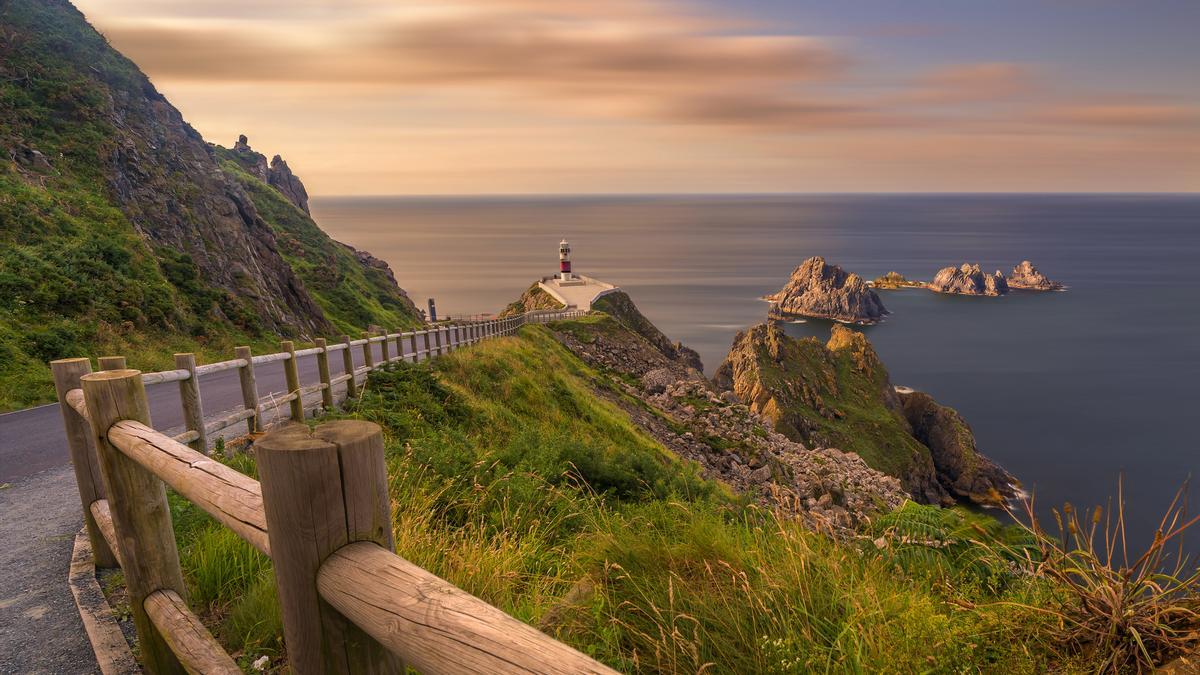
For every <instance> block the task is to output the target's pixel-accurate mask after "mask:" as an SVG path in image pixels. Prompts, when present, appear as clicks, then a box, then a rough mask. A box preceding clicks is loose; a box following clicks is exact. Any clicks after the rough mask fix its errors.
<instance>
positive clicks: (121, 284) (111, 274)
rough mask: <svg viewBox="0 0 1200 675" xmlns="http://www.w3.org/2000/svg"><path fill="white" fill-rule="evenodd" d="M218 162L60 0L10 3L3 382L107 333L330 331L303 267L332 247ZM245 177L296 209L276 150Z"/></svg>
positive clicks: (4, 33)
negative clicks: (304, 236) (299, 232)
mask: <svg viewBox="0 0 1200 675" xmlns="http://www.w3.org/2000/svg"><path fill="white" fill-rule="evenodd" d="M224 168H225V167H224V166H223V165H222V160H221V158H220V157H218V156H217V153H216V151H215V150H214V148H212V147H210V146H209V145H208V144H207V143H205V141H204V139H202V138H201V137H200V135H199V134H198V133H197V132H196V131H195V130H194V129H193V128H192V127H191V126H189V125H188V124H187V122H186V121H185V120H184V119H183V117H182V115H181V114H180V113H179V111H178V110H176V109H175V108H174V107H173V106H172V105H171V104H170V102H168V101H167V100H166V99H165V98H164V97H163V96H162V94H160V93H159V92H158V91H157V90H156V89H155V88H154V86H153V84H151V83H150V81H149V80H148V79H147V78H146V76H145V75H143V74H142V73H141V72H140V71H139V70H138V68H137V66H136V65H134V64H133V63H132V62H130V61H129V60H128V59H126V58H124V57H123V56H121V55H120V54H119V53H117V52H116V51H115V50H114V49H112V47H111V46H109V44H108V43H107V42H106V41H105V40H104V38H103V37H102V36H100V35H99V34H98V33H96V31H95V30H93V29H92V28H91V26H89V25H88V24H87V22H86V21H85V19H84V17H83V16H82V15H81V14H80V13H79V12H78V11H76V10H75V9H74V8H73V7H72V6H71V5H70V4H69V3H68V2H66V0H9V1H7V2H3V3H0V205H2V206H0V221H2V223H0V225H2V226H0V240H2V241H3V244H4V245H3V247H2V248H0V325H3V326H4V328H3V330H0V352H3V353H4V354H5V355H6V358H4V359H2V360H0V363H2V365H0V384H2V383H4V382H8V383H11V382H13V381H14V380H12V379H11V378H12V377H17V376H21V374H22V373H25V372H28V371H29V370H30V369H33V370H37V372H38V373H40V374H39V375H37V376H36V377H35V379H36V380H38V381H41V382H44V377H45V373H44V363H45V361H47V360H49V359H53V358H59V357H62V356H76V355H79V354H81V353H88V352H90V351H92V350H93V349H94V348H95V347H96V346H97V345H99V344H101V343H103V344H105V345H106V348H107V349H121V348H122V345H123V344H125V341H127V340H132V339H135V338H136V340H137V341H138V342H139V344H141V345H143V346H149V345H150V344H154V343H155V341H156V340H157V341H161V342H165V341H169V340H173V341H174V342H173V344H174V345H176V346H175V347H174V349H175V350H179V349H181V348H183V347H184V346H185V344H186V340H189V339H195V340H200V339H203V340H204V341H206V342H211V341H212V340H213V339H214V338H216V337H218V336H222V335H228V336H232V335H235V334H237V335H242V336H251V337H252V336H258V335H262V336H267V335H271V336H278V335H294V336H305V335H317V334H325V333H329V332H331V331H332V330H333V328H334V326H333V325H331V320H330V317H329V315H328V307H327V306H323V305H322V303H321V301H320V300H319V299H318V298H316V297H314V293H313V289H312V288H311V287H310V283H309V278H312V276H313V275H311V274H308V272H307V271H305V270H298V269H297V266H298V265H301V266H302V265H311V266H312V267H313V268H316V267H319V266H321V265H326V264H327V261H326V260H324V259H317V258H314V259H303V256H304V254H296V253H294V250H293V247H292V245H291V243H290V242H289V241H287V240H285V239H283V238H281V235H280V232H281V227H280V224H279V223H278V222H276V220H275V216H276V215H278V214H275V213H270V212H268V210H269V207H268V208H264V202H263V200H261V199H259V198H258V197H259V195H255V194H253V191H252V190H250V189H249V188H248V187H247V183H245V182H243V181H241V180H239V179H238V178H237V177H234V176H232V175H231V173H230V172H229V171H226V170H223V169H224ZM244 175H246V176H248V177H249V178H250V180H252V181H254V182H255V183H258V182H259V181H261V183H260V184H261V185H263V186H264V187H265V188H266V189H267V190H269V191H270V192H271V193H273V195H275V196H279V197H281V199H282V200H283V201H289V202H290V203H297V200H299V202H300V204H301V209H302V207H303V200H302V197H303V196H304V193H303V189H302V185H300V184H299V181H298V180H293V179H294V178H295V177H294V176H293V175H292V174H291V173H290V171H289V170H287V168H286V166H285V165H284V164H283V163H282V161H281V162H279V163H278V165H277V166H275V167H271V166H266V167H263V172H260V173H257V175H250V174H244ZM264 176H265V179H264ZM273 177H274V178H273ZM272 180H273V181H274V183H276V184H277V185H279V187H278V188H274V187H270V184H271V182H272ZM301 209H297V210H296V211H297V213H300V214H301V215H302V216H303V217H305V218H307V214H305V213H304V212H303V210H301ZM314 227H315V226H314ZM322 236H323V233H322ZM326 239H327V237H326ZM355 264H356V265H357V263H355ZM29 280H35V281H36V283H35V284H33V285H32V286H31V284H30V283H29ZM395 290H396V293H397V294H398V295H399V296H402V293H399V289H395ZM385 295H386V293H385ZM366 304H367V305H369V306H370V307H368V308H367V311H365V312H362V313H361V314H362V315H363V318H366V317H365V315H366V314H370V313H371V311H373V310H374V309H375V308H378V307H379V306H380V305H379V303H378V302H369V303H366ZM394 306H395V312H393V313H392V315H391V316H392V317H393V318H394V319H396V320H399V319H400V318H402V317H403V316H407V315H408V313H409V311H410V310H409V309H408V308H407V307H405V306H404V302H403V300H397V301H396V302H395V303H394ZM413 316H415V313H414V314H413ZM409 320H412V319H409ZM373 322H375V323H385V321H373ZM365 323H366V322H364V323H363V325H365ZM156 335H157V336H159V337H154V336H156ZM179 337H182V338H184V340H185V342H180V341H179V340H178V338H179ZM231 339H232V338H231ZM236 339H238V340H242V339H245V337H238V338H236ZM197 346H198V345H197ZM166 353H167V354H168V356H169V350H167V351H166ZM4 369H9V370H4ZM38 369H42V370H38ZM0 388H4V387H0ZM20 388H21V389H23V388H24V387H20ZM33 389H35V390H37V387H33ZM2 398H3V397H2V396H0V399H2ZM0 405H3V402H2V401H0Z"/></svg>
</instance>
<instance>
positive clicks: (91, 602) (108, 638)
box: [67, 529, 142, 675]
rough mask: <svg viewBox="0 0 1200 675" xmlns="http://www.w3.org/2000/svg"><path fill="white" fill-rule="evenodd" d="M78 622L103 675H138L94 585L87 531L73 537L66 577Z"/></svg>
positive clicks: (93, 570)
mask: <svg viewBox="0 0 1200 675" xmlns="http://www.w3.org/2000/svg"><path fill="white" fill-rule="evenodd" d="M67 583H68V584H69V585H70V586H71V595H72V596H74V598H75V606H76V607H78V608H79V618H80V619H81V620H83V628H84V630H85V631H86V632H87V636H88V642H90V643H91V645H92V651H93V652H95V654H96V663H98V664H99V665H100V672H101V673H103V674H104V675H123V674H125V673H140V672H142V669H141V667H139V666H138V664H137V661H136V660H135V659H134V658H133V652H132V651H131V650H130V649H129V643H127V642H126V641H125V635H124V634H123V633H121V627H120V626H119V625H118V624H117V617H116V614H114V613H113V610H112V607H109V605H108V600H106V599H105V598H104V593H103V592H102V591H101V590H100V583H99V582H97V581H96V566H95V565H94V564H93V563H92V545H91V544H90V543H89V542H88V538H87V530H86V529H81V530H80V531H79V532H78V533H77V534H76V535H75V549H74V550H73V551H72V553H71V568H70V571H69V573H68V575H67Z"/></svg>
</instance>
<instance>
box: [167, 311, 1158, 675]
mask: <svg viewBox="0 0 1200 675" xmlns="http://www.w3.org/2000/svg"><path fill="white" fill-rule="evenodd" d="M598 377H599V375H598V374H596V373H595V372H593V371H591V370H590V369H588V367H587V366H586V365H584V364H583V363H582V362H581V361H579V360H578V359H576V358H575V357H573V356H572V355H571V354H570V353H569V352H567V351H565V350H564V349H563V348H562V347H561V346H560V345H559V344H558V343H557V342H556V341H555V340H554V339H553V338H552V336H551V335H550V334H549V333H548V332H547V331H546V330H545V329H544V328H542V327H532V326H531V327H527V328H525V329H524V330H523V331H522V333H521V335H520V336H519V337H516V338H508V339H502V340H496V341H492V342H489V343H485V344H483V345H480V346H479V347H478V348H476V349H472V350H464V351H462V352H455V353H453V354H450V355H448V356H446V357H444V358H442V359H439V360H438V361H437V362H435V363H433V364H432V365H426V364H421V365H418V366H413V365H397V366H395V367H392V368H388V369H384V370H383V371H379V372H377V373H373V374H372V375H371V378H370V380H369V383H368V385H367V387H366V391H365V393H364V395H363V397H362V398H361V400H360V401H359V402H357V403H355V404H353V405H352V406H350V408H349V409H348V410H347V412H345V413H344V415H346V416H352V417H356V418H362V419H369V420H373V421H376V422H378V423H379V424H381V425H382V426H383V428H384V432H385V443H386V448H387V455H386V457H387V462H388V471H389V490H390V493H391V497H392V516H393V517H392V520H393V525H394V533H395V539H396V549H397V552H398V553H399V554H400V555H402V556H404V557H406V558H408V559H409V560H411V561H413V562H414V563H416V564H418V565H420V566H421V567H423V568H425V569H428V570H429V571H431V572H433V573H434V574H437V575H439V576H441V577H443V578H446V579H448V580H450V581H451V582H453V583H454V584H456V585H458V586H460V587H461V588H463V589H465V590H467V591H468V592H470V593H472V594H474V595H476V596H478V597H480V598H482V599H484V600H486V601H487V602H489V603H492V604H494V605H496V606H498V607H500V608H501V609H503V610H505V611H506V612H509V613H510V614H512V615H514V616H516V617H518V618H519V619H521V620H523V621H526V622H529V623H531V624H534V625H536V626H538V627H539V628H541V629H542V630H544V631H546V632H548V633H550V634H551V635H554V636H555V637H557V638H558V639H560V640H563V641H565V642H567V643H568V644H571V645H572V646H574V647H576V648H578V649H580V650H582V651H584V652H585V653H588V654H591V655H593V656H595V657H596V658H598V659H600V660H601V661H604V662H605V663H608V664H610V665H612V666H613V667H616V668H618V669H620V670H623V671H628V672H643V673H700V672H707V673H727V672H728V673H810V672H852V673H868V672H869V673H875V672H884V673H909V672H913V673H916V672H921V673H925V672H1004V673H1006V675H1007V674H1009V673H1040V672H1047V671H1056V672H1088V671H1095V670H1098V669H1103V668H1110V669H1115V668H1116V667H1117V664H1116V662H1115V661H1113V660H1112V659H1110V658H1109V653H1108V652H1104V653H1101V650H1100V648H1096V649H1091V650H1088V649H1083V648H1082V647H1081V644H1082V643H1080V642H1079V640H1075V641H1072V642H1069V643H1068V642H1065V641H1064V640H1063V635H1064V630H1066V629H1071V630H1074V628H1073V627H1074V626H1075V625H1076V624H1075V623H1073V622H1079V621H1082V618H1081V617H1080V616H1079V615H1076V614H1072V612H1073V611H1074V610H1073V607H1074V606H1075V605H1074V604H1073V603H1078V602H1079V601H1080V600H1079V596H1078V595H1077V594H1075V593H1073V592H1072V591H1071V590H1070V586H1069V585H1068V581H1067V580H1066V579H1067V578H1070V579H1074V580H1075V582H1074V583H1077V584H1078V583H1079V582H1078V576H1079V575H1078V573H1077V572H1074V571H1070V572H1067V573H1066V574H1065V577H1064V576H1062V575H1057V574H1055V573H1054V572H1053V571H1052V569H1051V565H1053V564H1057V561H1060V560H1062V559H1061V558H1056V557H1055V556H1056V555H1058V554H1055V553H1054V551H1053V550H1050V549H1047V548H1046V547H1045V544H1046V541H1047V539H1046V537H1045V536H1044V533H1041V532H1040V531H1029V530H1027V529H1021V528H1013V527H1004V526H1001V525H1000V523H998V522H997V521H995V520H994V519H990V518H987V517H985V516H981V515H979V514H973V513H970V512H967V511H963V510H957V509H939V508H936V507H931V506H920V505H917V504H911V503H910V504H906V505H904V506H903V507H902V508H900V509H898V510H897V511H895V512H893V513H891V514H887V515H884V516H882V517H879V518H877V519H875V520H874V521H873V522H872V523H870V524H869V525H868V526H867V527H866V528H865V529H864V530H863V531H862V532H861V535H860V537H859V538H857V539H852V540H850V541H846V540H836V539H833V538H831V537H830V536H828V535H826V534H822V533H818V532H813V531H811V530H809V529H806V528H805V527H804V525H803V524H801V523H800V522H797V521H795V520H792V519H788V518H786V517H780V516H778V515H777V514H774V513H771V512H768V511H764V510H762V509H758V508H755V507H753V506H748V505H747V503H746V502H745V501H743V500H741V499H738V498H736V497H735V496H734V495H732V494H730V492H729V491H728V490H727V489H725V488H723V487H721V486H718V485H715V484H713V483H711V482H709V481H706V480H704V479H702V478H701V477H700V476H699V474H698V473H697V471H696V468H695V467H694V466H692V465H689V464H686V463H684V462H682V461H680V460H679V459H678V458H677V457H675V456H673V455H671V454H670V453H668V452H666V451H665V450H664V449H663V448H662V447H661V446H660V445H658V444H657V443H655V442H654V441H653V440H651V439H650V438H648V437H647V436H645V435H644V434H643V433H642V432H641V431H639V430H638V429H637V428H636V427H634V426H633V425H632V423H631V422H630V421H629V419H628V417H627V416H625V415H624V413H622V412H621V410H620V409H619V408H617V407H616V406H615V405H613V404H611V403H609V402H608V401H607V400H605V399H604V398H603V397H600V396H597V395H595V393H594V392H593V391H592V387H593V386H594V384H595V382H596V381H597V379H596V378H598ZM231 461H233V462H234V463H235V464H237V465H238V468H239V469H240V470H243V471H247V472H252V471H253V466H252V463H251V462H249V460H247V459H246V458H244V457H238V458H235V459H234V460H231ZM191 508H194V507H191ZM189 514H190V512H186V511H185V512H182V513H180V517H177V527H178V528H179V529H180V541H181V542H182V543H183V545H184V548H185V555H184V565H185V568H186V571H187V576H188V578H189V581H190V583H192V584H193V590H194V592H193V602H198V603H200V604H201V605H202V606H203V608H204V609H206V611H207V614H206V616H208V617H209V619H210V620H211V621H213V622H214V623H216V624H218V625H219V629H218V631H217V632H218V634H219V635H220V636H221V639H222V640H223V641H224V642H225V643H226V646H227V647H230V648H231V649H238V650H241V653H242V654H243V655H246V654H260V653H262V654H270V655H276V654H277V653H278V650H279V649H280V648H281V644H282V643H281V639H280V638H279V632H280V631H279V622H278V614H277V610H275V605H274V598H273V593H274V587H273V584H272V582H271V580H270V578H269V575H270V567H269V562H267V561H265V559H260V557H256V556H257V554H256V553H254V552H253V551H246V550H243V549H242V548H239V547H240V546H244V544H241V543H240V542H238V541H237V540H236V539H231V538H229V537H230V536H231V535H228V536H227V534H222V533H218V532H213V531H210V529H208V528H215V527H216V526H215V524H212V523H211V522H210V521H205V520H204V519H203V518H199V517H193V516H192V515H189ZM1169 532H1170V531H1168V532H1167V533H1165V534H1164V540H1166V541H1172V539H1171V537H1172V535H1171V534H1170V533H1169ZM1056 550H1061V549H1056ZM1059 569H1066V568H1063V567H1061V566H1060V567H1059ZM1147 578H1148V579H1152V578H1154V577H1152V576H1150V577H1147ZM1164 588H1165V587H1164ZM1073 617H1074V618H1073ZM1162 620H1164V619H1160V621H1162ZM1172 621H1174V619H1172ZM1105 649H1109V648H1107V647H1106V648H1105ZM1148 651H1149V653H1150V655H1151V656H1152V657H1153V658H1155V659H1159V658H1161V657H1162V656H1163V655H1165V653H1166V652H1162V651H1157V650H1148ZM278 663H279V661H278V660H276V664H278ZM1122 663H1124V662H1122Z"/></svg>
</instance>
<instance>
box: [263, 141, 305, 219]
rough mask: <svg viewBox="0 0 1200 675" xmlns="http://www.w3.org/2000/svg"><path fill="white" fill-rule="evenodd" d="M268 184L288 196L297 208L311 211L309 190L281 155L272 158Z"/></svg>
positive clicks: (268, 171)
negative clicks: (309, 208)
mask: <svg viewBox="0 0 1200 675" xmlns="http://www.w3.org/2000/svg"><path fill="white" fill-rule="evenodd" d="M267 185H270V186H271V187H273V188H275V189H276V190H279V192H280V194H282V195H283V196H284V197H287V200H288V201H289V202H291V203H293V204H295V205H296V208H298V209H300V210H301V211H303V212H305V213H310V212H309V210H308V190H305V189H304V183H301V182H300V178H299V177H298V176H296V174H294V173H292V170H291V169H290V168H288V165H287V162H285V161H283V158H282V157H280V156H279V155H275V156H274V157H272V158H271V167H270V168H269V169H268V170H267Z"/></svg>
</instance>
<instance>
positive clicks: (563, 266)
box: [558, 239, 572, 281]
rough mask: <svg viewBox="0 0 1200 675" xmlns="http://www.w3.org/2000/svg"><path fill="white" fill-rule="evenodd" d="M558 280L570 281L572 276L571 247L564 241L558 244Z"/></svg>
mask: <svg viewBox="0 0 1200 675" xmlns="http://www.w3.org/2000/svg"><path fill="white" fill-rule="evenodd" d="M558 278H559V279H560V280H562V281H570V280H571V279H572V274H571V245H570V244H568V243H567V240H566V239H563V240H562V241H560V242H559V243H558Z"/></svg>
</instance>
